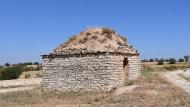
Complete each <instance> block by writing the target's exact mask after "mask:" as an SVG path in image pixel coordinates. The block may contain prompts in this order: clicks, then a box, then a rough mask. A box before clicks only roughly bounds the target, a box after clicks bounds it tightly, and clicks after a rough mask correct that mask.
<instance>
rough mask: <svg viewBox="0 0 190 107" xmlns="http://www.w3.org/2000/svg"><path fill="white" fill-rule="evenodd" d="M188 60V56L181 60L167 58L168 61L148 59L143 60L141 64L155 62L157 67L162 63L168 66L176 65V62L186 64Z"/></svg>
mask: <svg viewBox="0 0 190 107" xmlns="http://www.w3.org/2000/svg"><path fill="white" fill-rule="evenodd" d="M189 60H190V56H189V55H185V56H184V57H183V58H179V59H176V58H169V59H164V58H160V59H158V58H154V59H153V58H150V59H143V60H142V61H141V62H157V64H158V65H163V64H164V62H167V63H169V64H176V62H188V61H189Z"/></svg>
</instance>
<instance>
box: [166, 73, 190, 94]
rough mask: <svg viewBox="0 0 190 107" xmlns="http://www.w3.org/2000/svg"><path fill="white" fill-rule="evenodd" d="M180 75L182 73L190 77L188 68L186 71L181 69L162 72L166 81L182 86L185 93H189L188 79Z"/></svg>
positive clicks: (189, 83)
mask: <svg viewBox="0 0 190 107" xmlns="http://www.w3.org/2000/svg"><path fill="white" fill-rule="evenodd" d="M180 75H183V76H185V77H190V70H187V71H186V72H184V71H183V70H178V71H172V72H167V73H165V74H164V76H165V77H166V78H167V79H168V81H170V82H171V83H173V84H174V85H176V86H178V87H180V88H182V89H183V90H185V91H186V92H187V93H189V94H190V81H188V80H186V79H185V78H183V77H181V76H180Z"/></svg>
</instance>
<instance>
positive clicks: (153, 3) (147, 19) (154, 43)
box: [0, 0, 190, 64]
mask: <svg viewBox="0 0 190 107" xmlns="http://www.w3.org/2000/svg"><path fill="white" fill-rule="evenodd" d="M88 27H110V28H112V29H115V30H116V31H117V32H118V33H120V34H122V35H125V36H126V37H127V39H128V42H129V44H131V45H133V46H134V47H135V48H136V49H138V50H139V52H140V55H141V58H142V59H144V58H169V57H175V58H179V57H183V56H184V55H187V54H190V0H0V64H4V63H7V62H8V63H11V64H13V63H20V62H30V61H32V62H35V61H38V62H41V56H40V55H43V54H48V53H50V52H52V50H53V49H54V48H55V47H57V46H58V45H59V44H60V43H63V42H64V41H66V40H67V38H68V37H69V36H71V35H73V34H77V33H78V32H81V31H82V30H84V29H86V28H88Z"/></svg>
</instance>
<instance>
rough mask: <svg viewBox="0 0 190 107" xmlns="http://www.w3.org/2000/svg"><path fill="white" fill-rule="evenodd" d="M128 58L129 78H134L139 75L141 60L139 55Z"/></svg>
mask: <svg viewBox="0 0 190 107" xmlns="http://www.w3.org/2000/svg"><path fill="white" fill-rule="evenodd" d="M128 60H129V77H128V79H129V80H135V79H137V78H138V77H139V76H140V75H141V72H140V71H141V62H140V58H139V56H130V57H128Z"/></svg>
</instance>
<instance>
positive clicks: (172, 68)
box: [163, 66, 180, 71]
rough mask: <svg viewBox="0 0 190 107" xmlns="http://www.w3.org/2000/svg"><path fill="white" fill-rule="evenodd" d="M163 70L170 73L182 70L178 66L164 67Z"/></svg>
mask: <svg viewBox="0 0 190 107" xmlns="http://www.w3.org/2000/svg"><path fill="white" fill-rule="evenodd" d="M163 68H164V69H165V70H168V71H173V70H177V69H180V67H177V66H164V67H163Z"/></svg>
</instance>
